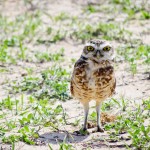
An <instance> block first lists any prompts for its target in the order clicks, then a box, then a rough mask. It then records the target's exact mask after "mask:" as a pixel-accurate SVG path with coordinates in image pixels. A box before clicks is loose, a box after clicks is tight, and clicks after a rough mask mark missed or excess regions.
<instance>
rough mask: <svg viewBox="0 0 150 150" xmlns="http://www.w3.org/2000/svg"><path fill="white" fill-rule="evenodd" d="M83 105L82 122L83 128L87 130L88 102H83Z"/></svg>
mask: <svg viewBox="0 0 150 150" xmlns="http://www.w3.org/2000/svg"><path fill="white" fill-rule="evenodd" d="M83 107H84V124H83V130H84V131H85V130H87V118H88V113H89V102H88V103H83Z"/></svg>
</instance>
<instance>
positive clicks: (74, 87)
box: [70, 58, 88, 97]
mask: <svg viewBox="0 0 150 150" xmlns="http://www.w3.org/2000/svg"><path fill="white" fill-rule="evenodd" d="M87 66H88V63H87V62H86V61H85V60H83V59H81V58H80V59H79V60H78V61H77V62H76V63H75V65H74V71H73V74H72V78H71V85H70V91H71V94H72V96H75V97H76V93H78V92H79V93H80V90H81V89H85V88H87V86H86V83H87V81H86V80H87V78H86V68H87Z"/></svg>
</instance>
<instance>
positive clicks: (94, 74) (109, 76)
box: [71, 63, 115, 100]
mask: <svg viewBox="0 0 150 150" xmlns="http://www.w3.org/2000/svg"><path fill="white" fill-rule="evenodd" d="M114 90H115V75H114V69H113V66H111V65H106V66H99V67H96V68H94V67H92V66H90V65H89V64H87V63H82V64H79V63H78V64H77V65H75V68H74V72H73V76H72V80H71V93H72V95H73V96H74V97H76V98H78V99H99V100H104V99H106V98H108V97H109V96H111V95H112V94H113V93H114Z"/></svg>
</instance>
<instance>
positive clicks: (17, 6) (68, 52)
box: [0, 0, 150, 150]
mask: <svg viewBox="0 0 150 150" xmlns="http://www.w3.org/2000/svg"><path fill="white" fill-rule="evenodd" d="M34 3H35V4H34V5H35V6H36V7H37V8H35V9H41V10H45V11H46V12H47V13H49V14H51V15H54V16H55V15H57V14H59V13H60V12H67V13H69V14H71V15H76V16H80V15H84V14H82V13H83V12H82V7H84V6H85V5H86V4H87V2H86V1H81V0H77V1H75V0H61V1H59V0H48V1H35V2H34ZM39 3H40V4H39ZM101 3H102V1H101ZM27 10H29V8H28V7H25V6H24V5H23V2H21V1H19V0H16V1H13V0H7V1H2V2H0V12H1V14H2V15H4V16H8V17H9V18H11V19H13V18H14V17H15V16H17V15H20V14H23V13H24V12H26V11H27ZM31 11H32V10H31ZM90 17H95V18H96V19H97V18H99V21H101V19H103V20H105V17H106V18H108V17H110V18H111V17H114V16H113V14H112V16H107V14H103V13H99V14H97V16H94V15H93V16H92V15H91V16H90ZM123 17H124V16H121V14H120V15H118V16H117V17H116V22H117V21H118V22H119V21H120V20H122V19H124V18H123ZM46 19H47V18H46V16H43V20H45V22H46V21H47V20H46ZM148 25H150V21H141V20H140V22H138V21H137V20H136V21H134V22H132V21H130V22H129V23H128V24H125V25H124V27H125V28H128V29H129V30H131V31H132V32H133V33H134V36H138V37H139V38H140V39H142V41H143V43H145V44H149V42H150V36H148V35H145V36H142V37H141V33H142V31H144V30H145V28H148ZM112 43H113V45H114V47H117V46H118V45H119V44H120V43H117V42H115V41H112ZM31 47H33V46H32V45H31ZM54 47H55V49H57V48H58V49H59V48H61V47H64V49H65V52H64V53H65V58H66V61H64V62H63V64H61V65H63V66H64V67H66V68H69V67H68V66H69V65H72V63H71V58H76V59H77V58H79V57H80V55H81V52H82V47H83V44H78V43H73V42H72V41H62V42H57V43H56V44H52V45H50V47H47V46H43V47H40V48H41V49H46V48H48V49H50V48H51V49H53V48H54ZM3 65H4V66H5V68H7V70H8V72H7V73H1V75H0V98H1V99H2V98H4V97H7V94H8V93H7V91H6V90H5V86H6V85H5V82H6V81H9V82H11V81H13V80H19V79H20V78H22V74H24V73H26V70H25V69H24V68H27V67H32V68H33V70H34V72H35V74H36V73H37V72H40V71H41V70H43V69H44V68H48V67H50V66H51V65H52V64H51V62H47V63H41V64H40V63H38V64H35V63H27V62H26V63H25V62H20V63H19V64H17V65H13V64H9V65H7V64H3ZM4 66H2V67H4ZM72 67H73V66H72ZM115 68H116V79H117V88H116V94H115V95H114V97H116V98H120V97H124V98H125V99H129V100H130V101H136V102H137V103H139V102H140V100H142V99H144V98H148V97H149V96H150V80H148V76H149V75H148V74H147V73H145V72H146V71H145V68H144V66H142V65H139V66H138V73H137V74H136V75H134V77H133V75H132V74H131V72H129V65H128V64H127V63H123V64H122V63H117V65H116V67H115ZM71 70H72V68H71ZM61 104H62V105H63V107H64V108H65V110H66V112H67V113H68V114H69V117H70V119H69V120H68V121H69V122H72V121H73V120H74V119H76V118H78V117H79V116H80V117H81V118H82V117H83V109H82V106H81V104H80V103H79V102H78V101H77V100H73V99H72V100H70V101H66V102H61ZM91 105H94V102H92V103H91ZM92 110H93V109H92ZM90 111H91V110H90ZM113 114H117V110H116V112H113ZM81 120H82V119H81ZM80 125H82V122H80ZM62 130H66V131H69V132H70V133H73V131H74V130H77V128H76V127H72V126H70V125H68V126H63V127H62ZM107 136H108V135H107V132H106V131H105V132H104V133H91V134H90V135H88V136H75V135H69V134H67V132H66V133H64V132H52V131H49V129H43V130H41V131H40V138H39V142H40V143H42V142H41V141H46V143H50V144H51V146H52V148H54V150H55V149H56V150H57V149H58V147H59V145H58V141H59V142H62V141H63V139H64V138H65V137H66V140H67V141H70V142H71V143H73V145H74V147H75V148H76V149H77V150H79V149H85V150H86V149H87V147H91V149H94V150H99V149H102V150H105V149H106V150H107V149H114V150H117V149H126V148H124V147H123V145H124V142H123V141H122V142H115V143H114V142H107V141H103V140H102V139H104V137H107ZM122 136H124V137H125V136H126V135H122ZM100 139H101V140H100ZM130 142H131V141H129V142H128V144H130ZM2 147H3V148H4V149H5V148H6V149H9V147H10V146H9V145H4V144H3V145H2ZM16 149H17V150H19V149H21V150H29V149H32V150H48V149H49V147H48V145H47V144H46V145H45V144H44V145H42V144H41V145H38V146H31V145H27V144H25V143H23V142H18V143H17V144H16Z"/></svg>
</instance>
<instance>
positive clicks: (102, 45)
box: [100, 43, 112, 49]
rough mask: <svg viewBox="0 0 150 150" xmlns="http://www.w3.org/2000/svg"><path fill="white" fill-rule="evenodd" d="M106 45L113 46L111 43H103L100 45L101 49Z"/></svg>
mask: <svg viewBox="0 0 150 150" xmlns="http://www.w3.org/2000/svg"><path fill="white" fill-rule="evenodd" d="M105 46H110V47H112V46H111V45H110V43H103V44H101V45H100V49H103V48H104V47H105Z"/></svg>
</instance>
